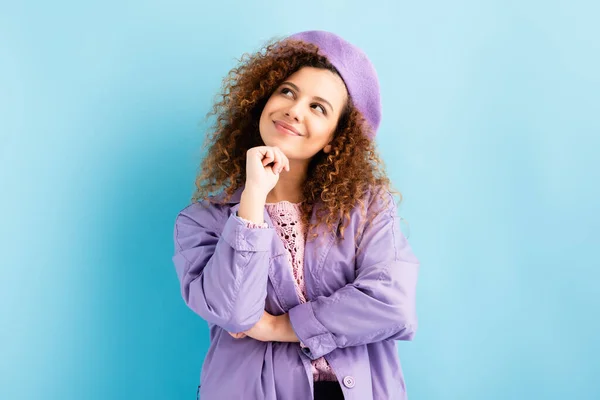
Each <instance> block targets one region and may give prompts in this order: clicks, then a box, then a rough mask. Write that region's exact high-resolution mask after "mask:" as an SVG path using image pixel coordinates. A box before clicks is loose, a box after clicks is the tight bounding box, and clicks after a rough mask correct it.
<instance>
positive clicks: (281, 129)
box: [273, 121, 302, 136]
mask: <svg viewBox="0 0 600 400" xmlns="http://www.w3.org/2000/svg"><path fill="white" fill-rule="evenodd" d="M273 123H274V124H275V128H276V129H277V130H278V131H279V132H281V133H283V134H286V135H290V136H302V135H300V134H299V133H296V132H294V131H293V130H291V129H288V128H286V127H285V126H284V125H283V124H281V123H280V122H278V121H273Z"/></svg>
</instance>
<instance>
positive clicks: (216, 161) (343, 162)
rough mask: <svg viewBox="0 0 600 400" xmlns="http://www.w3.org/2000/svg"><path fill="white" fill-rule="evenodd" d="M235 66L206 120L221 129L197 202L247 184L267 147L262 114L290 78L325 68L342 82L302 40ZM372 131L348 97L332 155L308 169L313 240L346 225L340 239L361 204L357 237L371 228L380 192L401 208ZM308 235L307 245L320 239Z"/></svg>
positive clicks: (306, 207) (210, 139)
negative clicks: (323, 230) (250, 164)
mask: <svg viewBox="0 0 600 400" xmlns="http://www.w3.org/2000/svg"><path fill="white" fill-rule="evenodd" d="M238 61H239V64H238V65H237V67H235V68H233V69H232V70H231V71H230V72H229V74H228V75H227V76H226V77H225V78H224V80H223V83H222V88H221V93H219V94H218V95H217V97H216V99H215V104H214V106H213V108H212V111H211V112H209V113H208V114H207V118H209V117H211V116H216V123H215V124H214V126H213V127H212V131H209V133H208V135H207V136H206V140H205V144H204V147H205V148H208V152H207V156H206V157H205V158H204V160H203V161H202V163H201V165H200V169H199V172H198V175H197V177H196V182H195V183H196V190H195V192H194V195H193V196H192V201H198V200H199V199H206V200H208V201H209V204H210V203H212V202H217V200H215V199H214V198H213V197H211V195H213V194H216V193H217V192H220V191H223V193H224V194H225V199H226V200H225V201H227V200H229V199H230V198H231V196H232V195H233V193H234V192H235V191H236V190H237V189H239V188H240V187H241V186H242V185H243V184H244V182H245V177H246V152H247V151H248V150H249V149H250V148H252V147H256V146H264V145H265V144H264V143H263V141H262V138H261V136H260V132H259V120H260V115H261V113H262V110H263V108H264V106H265V104H266V103H267V100H268V99H269V97H270V96H271V94H272V93H273V92H274V91H275V90H276V89H277V88H278V87H279V86H280V85H281V84H282V83H283V82H284V81H285V79H286V78H287V77H289V76H290V75H291V74H293V73H294V72H296V71H298V70H299V69H301V68H302V67H307V66H309V67H315V68H323V69H327V70H330V71H332V72H334V73H336V74H337V75H338V76H339V72H338V71H337V69H336V68H335V67H334V66H333V65H332V64H331V63H330V62H329V61H328V60H327V58H326V57H324V56H323V55H321V54H320V53H319V52H318V48H317V47H316V46H315V45H313V44H310V43H305V42H301V41H297V40H289V39H288V40H280V41H270V42H268V43H267V44H266V45H265V46H264V47H263V48H262V49H261V50H259V51H258V52H256V53H254V54H244V55H243V56H242V57H241V58H240V59H239V60H238ZM368 130H369V126H368V124H367V123H366V122H365V119H364V117H363V115H362V114H361V113H360V111H358V109H356V108H355V107H354V105H353V104H352V99H351V98H350V97H349V98H348V102H347V104H346V107H345V110H344V111H343V112H342V115H341V116H340V118H339V121H338V124H337V127H336V131H335V133H334V138H333V141H332V142H331V145H332V149H331V152H330V153H327V154H326V153H324V152H323V151H322V150H321V151H319V152H318V153H317V154H316V155H315V156H314V157H313V158H312V160H310V162H309V166H308V171H307V179H306V181H305V182H304V184H303V186H302V187H303V193H302V196H303V201H302V204H301V214H302V221H303V222H304V223H305V226H307V227H308V232H309V233H310V232H312V231H313V230H315V231H316V229H315V228H316V227H317V226H318V225H320V224H321V223H323V222H325V224H326V225H327V227H328V229H329V230H330V231H331V230H333V227H334V224H338V223H339V222H340V220H342V219H344V220H345V221H344V223H343V224H341V225H339V224H338V230H337V231H336V236H337V238H338V239H343V238H344V230H345V228H346V227H347V225H348V223H349V220H350V211H351V210H352V208H353V207H355V206H357V205H359V204H360V206H361V221H362V225H361V226H362V228H359V229H358V232H357V237H358V236H359V235H360V232H361V230H362V229H363V228H364V226H365V224H366V222H367V221H368V220H372V219H373V218H374V216H375V215H376V213H377V212H378V211H379V210H376V209H372V207H371V205H370V204H367V203H371V204H374V203H373V202H372V201H368V200H367V199H366V197H365V195H366V194H367V193H369V192H376V193H379V194H380V197H381V198H382V200H384V201H383V203H384V204H388V205H389V203H388V202H389V201H390V199H391V196H390V195H389V194H398V195H399V197H400V200H399V202H401V201H402V195H401V194H400V193H399V192H398V191H396V190H394V189H392V188H391V183H390V180H389V178H388V177H387V175H386V173H385V165H384V163H383V161H382V160H381V159H380V157H379V156H378V154H377V151H376V147H375V142H374V141H373V140H371V139H369V137H368V133H369V131H368ZM388 193H389V194H388ZM386 200H387V201H386ZM319 201H320V202H321V203H322V205H323V207H319V208H318V212H317V218H316V222H315V224H313V225H310V219H311V213H312V209H313V206H314V205H315V204H316V203H318V202H319ZM384 207H385V206H384ZM367 209H368V210H369V212H368V213H367ZM367 214H368V215H367ZM367 216H368V217H369V218H367ZM307 236H308V237H307V239H308V240H310V239H312V238H315V237H317V236H318V233H313V234H312V235H307Z"/></svg>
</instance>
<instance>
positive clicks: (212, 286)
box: [173, 195, 275, 333]
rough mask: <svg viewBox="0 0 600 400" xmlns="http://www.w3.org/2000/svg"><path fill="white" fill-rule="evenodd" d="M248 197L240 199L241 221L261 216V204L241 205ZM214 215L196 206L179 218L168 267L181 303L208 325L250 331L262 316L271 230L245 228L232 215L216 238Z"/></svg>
mask: <svg viewBox="0 0 600 400" xmlns="http://www.w3.org/2000/svg"><path fill="white" fill-rule="evenodd" d="M247 198H248V196H246V195H242V200H241V202H240V210H241V208H242V206H243V207H244V209H245V210H247V212H249V214H247V215H246V219H249V218H252V220H255V218H253V217H252V215H258V211H260V213H261V215H263V214H262V212H263V211H262V210H263V209H264V204H263V205H262V206H261V205H260V202H248V204H246V203H247V202H246V201H245V200H247ZM251 203H254V204H251ZM257 203H258V204H257ZM258 207H260V210H257V209H258ZM218 214H219V212H218V210H217V209H216V207H214V206H209V207H208V208H205V207H204V206H203V205H202V204H198V203H195V204H192V205H190V206H189V207H187V208H186V209H184V210H183V211H181V212H180V213H179V215H178V216H177V219H176V221H175V230H174V239H175V255H174V256H173V262H174V264H175V268H176V270H177V276H178V278H179V282H180V284H181V294H182V296H183V299H184V300H185V302H186V304H187V305H188V306H189V307H190V308H191V309H192V310H193V311H194V312H195V313H197V314H198V315H200V316H201V317H202V318H203V319H205V320H206V321H207V322H209V323H212V324H216V325H218V326H220V327H222V328H223V329H225V330H227V331H228V332H232V333H238V332H243V331H246V330H248V329H250V328H251V327H252V326H254V324H256V323H257V322H258V321H259V320H260V318H261V316H262V314H263V312H264V309H265V298H266V295H267V280H268V272H269V255H270V248H271V241H272V240H273V235H274V233H275V231H274V229H272V228H268V229H262V228H250V227H248V224H247V223H246V222H244V221H243V220H242V219H241V218H240V217H238V216H237V215H235V213H232V214H231V215H230V216H229V218H228V219H227V220H226V222H225V226H224V227H223V230H222V233H221V234H219V233H218V231H217V230H216V229H215V226H218V225H217V224H218V223H219V220H220V218H218ZM248 217H249V218H248ZM256 222H262V217H261V221H256Z"/></svg>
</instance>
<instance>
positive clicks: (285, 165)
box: [277, 147, 290, 171]
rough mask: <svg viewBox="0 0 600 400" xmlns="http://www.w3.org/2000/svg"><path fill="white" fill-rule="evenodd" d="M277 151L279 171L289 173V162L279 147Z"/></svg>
mask: <svg viewBox="0 0 600 400" xmlns="http://www.w3.org/2000/svg"><path fill="white" fill-rule="evenodd" d="M277 150H278V151H279V155H280V161H281V171H283V170H284V169H285V170H286V171H289V170H290V160H289V159H288V158H287V156H286V155H285V153H284V152H283V150H281V149H280V148H279V147H278V148H277Z"/></svg>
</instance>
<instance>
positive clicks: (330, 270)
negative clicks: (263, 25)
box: [173, 31, 419, 400]
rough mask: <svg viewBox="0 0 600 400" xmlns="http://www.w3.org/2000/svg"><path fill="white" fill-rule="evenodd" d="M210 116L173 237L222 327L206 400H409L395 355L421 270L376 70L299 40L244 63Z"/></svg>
mask: <svg viewBox="0 0 600 400" xmlns="http://www.w3.org/2000/svg"><path fill="white" fill-rule="evenodd" d="M213 113H214V114H215V115H216V116H217V120H216V125H215V128H214V131H213V132H212V134H211V135H209V136H208V137H207V143H208V155H207V157H206V158H205V159H204V161H203V163H202V165H201V172H200V174H199V175H198V178H197V180H196V187H197V190H196V193H195V194H194V196H193V199H192V204H191V205H189V206H188V207H186V208H185V209H184V210H182V211H181V212H180V213H179V215H178V216H177V219H176V222H175V232H174V235H175V255H174V257H173V261H174V263H175V266H176V270H177V275H178V278H179V280H180V282H181V292H182V295H183V298H184V300H185V302H186V304H187V305H188V306H189V307H190V308H191V309H192V310H193V311H194V312H196V313H197V314H198V315H199V316H200V317H202V318H203V319H205V320H206V321H207V322H208V324H209V327H210V339H211V344H210V348H209V350H208V354H207V356H206V359H205V360H204V364H203V367H202V373H201V377H200V386H199V393H200V397H201V399H203V400H212V399H220V400H225V399H236V400H237V399H261V400H263V399H268V400H276V399H277V400H287V399H290V400H292V399H294V400H296V399H313V398H314V399H356V400H368V399H377V400H381V399H405V398H406V389H405V385H404V378H403V374H402V369H401V366H400V360H399V358H398V353H397V349H396V342H395V341H396V340H411V339H412V338H413V335H414V334H415V330H416V328H417V317H416V312H415V290H416V284H417V273H418V268H419V261H418V260H417V258H416V257H415V255H414V254H413V252H412V250H411V247H410V245H409V244H408V242H407V240H406V238H405V237H404V235H403V234H402V232H401V231H400V229H399V217H398V215H397V212H396V202H395V199H394V197H393V196H392V189H390V181H389V179H388V178H387V176H386V175H385V172H384V168H383V163H382V162H381V160H380V158H379V157H378V155H377V152H376V148H375V144H374V137H375V134H376V132H377V128H378V126H379V121H380V118H381V106H380V96H379V83H378V79H377V75H376V72H375V69H374V68H373V66H372V64H371V62H370V61H369V60H368V58H367V57H366V56H365V54H364V53H363V52H362V51H361V50H360V49H359V48H357V47H356V46H354V45H352V44H350V43H348V42H347V41H345V40H344V39H342V38H340V37H339V36H337V35H335V34H332V33H329V32H324V31H308V32H301V33H298V34H295V35H292V36H290V37H288V38H285V39H282V40H280V41H277V42H274V43H271V44H269V45H267V46H266V47H265V48H264V49H263V50H262V51H260V52H258V53H257V54H254V55H252V56H248V57H245V58H242V60H241V63H240V65H239V66H238V67H237V68H235V69H233V70H232V71H231V72H230V74H229V75H228V77H227V78H226V79H225V81H224V88H223V92H222V96H221V98H220V101H218V102H217V103H216V104H215V107H214V110H213ZM396 193H397V192H396Z"/></svg>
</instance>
